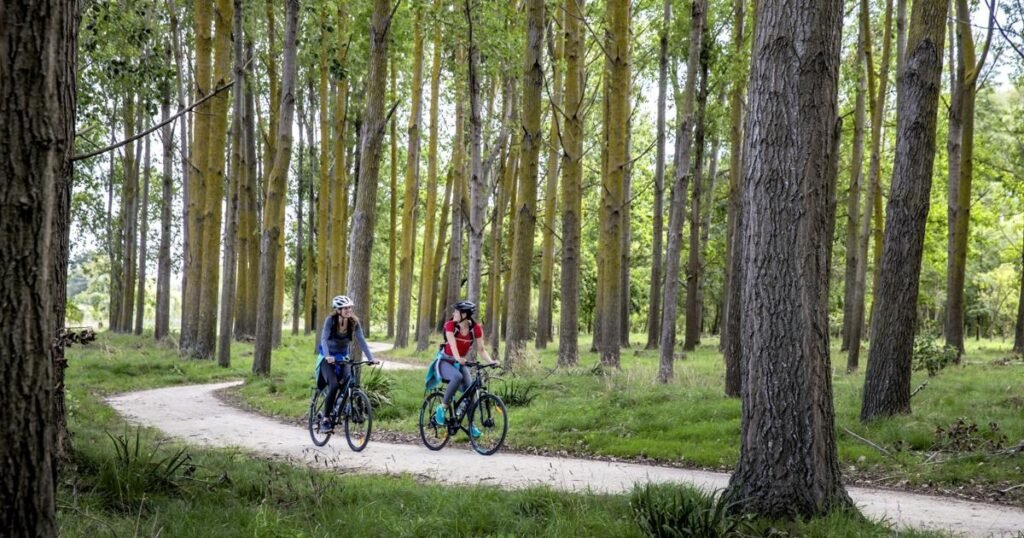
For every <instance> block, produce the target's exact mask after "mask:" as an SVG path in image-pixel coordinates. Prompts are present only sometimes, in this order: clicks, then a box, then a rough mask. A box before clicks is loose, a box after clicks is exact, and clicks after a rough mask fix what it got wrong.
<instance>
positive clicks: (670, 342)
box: [658, 0, 706, 383]
mask: <svg viewBox="0 0 1024 538" xmlns="http://www.w3.org/2000/svg"><path fill="white" fill-rule="evenodd" d="M705 9H706V6H705V4H704V1H703V0H694V2H693V4H692V5H691V9H690V48H689V57H688V58H687V61H686V84H685V86H684V88H683V95H682V103H681V105H682V106H681V107H680V109H679V118H680V119H679V128H678V132H677V133H676V156H675V163H676V170H675V181H674V184H673V186H672V205H671V207H672V212H671V214H670V215H669V224H668V251H667V253H666V258H665V286H664V293H663V294H662V310H661V313H662V316H661V342H660V345H661V348H660V354H659V364H658V381H659V382H661V383H668V381H669V380H670V379H672V375H673V373H672V361H673V360H674V353H675V347H676V311H677V309H678V308H679V255H680V252H681V251H682V245H683V220H684V219H685V218H686V217H685V213H686V188H687V186H688V185H689V181H690V173H691V170H690V148H691V144H692V140H693V139H692V133H693V124H694V118H693V100H694V93H695V88H696V82H697V70H698V69H699V65H698V62H699V61H700V56H701V49H702V48H703V44H702V39H703V33H704V31H703V29H704V23H705V20H706V19H705V16H706V15H705Z"/></svg>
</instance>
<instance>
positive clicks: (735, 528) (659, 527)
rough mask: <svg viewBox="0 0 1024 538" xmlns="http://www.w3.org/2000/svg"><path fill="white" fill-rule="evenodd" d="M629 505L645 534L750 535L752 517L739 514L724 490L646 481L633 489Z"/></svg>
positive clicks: (664, 537)
mask: <svg viewBox="0 0 1024 538" xmlns="http://www.w3.org/2000/svg"><path fill="white" fill-rule="evenodd" d="M629 507H630V509H631V510H632V512H633V519H634V520H635V521H636V523H637V525H639V526H640V529H641V530H643V532H644V534H645V535H647V536H650V537H652V538H674V537H681V536H699V537H707V538H727V537H740V536H746V535H747V534H746V533H747V531H750V530H752V527H751V525H750V522H751V520H752V518H751V517H750V516H746V515H736V514H735V513H734V508H735V507H736V503H735V502H734V501H732V500H730V499H729V498H728V497H726V496H725V495H724V494H715V493H708V492H706V491H704V490H702V489H696V488H692V487H686V486H683V487H680V486H675V485H658V484H645V485H643V486H640V487H636V488H634V489H633V493H632V494H631V495H630V498H629Z"/></svg>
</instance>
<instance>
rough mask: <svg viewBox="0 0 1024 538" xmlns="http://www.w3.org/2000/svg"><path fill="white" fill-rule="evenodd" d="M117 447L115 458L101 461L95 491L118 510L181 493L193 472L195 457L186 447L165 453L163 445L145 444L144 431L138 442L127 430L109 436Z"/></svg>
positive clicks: (136, 433) (125, 509)
mask: <svg viewBox="0 0 1024 538" xmlns="http://www.w3.org/2000/svg"><path fill="white" fill-rule="evenodd" d="M107 437H108V438H110V441H111V443H112V444H113V446H114V457H113V458H109V459H104V460H103V461H101V462H99V472H98V473H97V476H96V484H95V492H96V493H97V494H99V495H100V496H101V497H102V498H103V499H104V500H105V501H106V502H107V503H108V505H109V506H110V507H112V508H114V509H116V510H122V511H127V510H133V509H136V508H137V507H139V506H140V505H141V504H142V503H143V502H144V500H145V498H146V497H152V496H154V495H167V494H180V493H181V489H182V487H183V482H184V481H185V480H186V479H187V478H188V477H190V476H192V474H193V473H195V466H194V465H192V457H191V456H189V455H188V454H187V453H186V452H185V449H184V448H181V449H178V450H177V451H175V452H168V451H165V450H161V446H160V443H155V444H153V445H151V446H150V445H148V444H146V443H144V442H143V441H142V437H141V429H140V428H136V429H135V437H134V440H133V439H132V438H131V437H130V436H129V434H128V430H127V428H125V432H124V433H123V434H121V435H117V436H114V435H111V434H110V433H107Z"/></svg>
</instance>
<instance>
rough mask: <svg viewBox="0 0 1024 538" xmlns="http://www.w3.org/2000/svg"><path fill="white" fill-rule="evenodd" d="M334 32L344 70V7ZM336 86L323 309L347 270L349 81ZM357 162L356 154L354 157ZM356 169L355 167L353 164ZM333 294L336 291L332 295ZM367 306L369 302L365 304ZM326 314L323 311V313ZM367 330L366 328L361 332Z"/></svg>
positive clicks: (343, 5) (340, 8)
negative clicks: (328, 273) (327, 256)
mask: <svg viewBox="0 0 1024 538" xmlns="http://www.w3.org/2000/svg"><path fill="white" fill-rule="evenodd" d="M336 24H337V29H338V31H337V32H336V33H337V35H338V59H337V62H338V65H340V66H342V68H348V67H349V65H348V50H349V41H350V37H349V31H348V24H349V16H348V3H347V2H339V3H338V11H337V20H336ZM336 84H337V94H336V95H335V100H334V151H333V152H332V153H334V158H335V162H334V182H335V185H334V188H332V189H330V194H331V203H330V205H331V212H330V235H329V237H330V241H331V244H330V246H329V247H328V249H329V251H330V253H331V255H330V267H331V268H330V271H331V272H330V278H329V281H328V286H330V290H331V291H330V292H329V293H328V294H326V295H324V300H323V301H320V304H321V305H323V306H324V308H325V309H326V308H327V305H328V303H327V301H328V300H329V299H328V297H331V296H332V295H333V294H334V293H340V290H341V289H342V287H343V286H345V283H346V280H347V268H348V263H349V259H348V255H349V252H348V232H349V229H348V228H349V203H348V191H349V174H348V165H347V160H346V155H345V145H346V142H347V141H346V138H347V137H348V123H350V122H349V119H348V100H349V77H348V75H347V74H346V75H345V76H342V77H341V78H340V79H338V81H337V82H336ZM326 103H327V101H326V97H325V98H324V104H325V106H326ZM354 124H355V133H356V136H358V135H359V120H358V118H356V121H355V122H354ZM326 140H327V137H326V136H325V137H324V141H325V142H324V149H325V150H326V148H327V145H326ZM356 144H357V145H358V144H359V140H356ZM356 159H358V153H357V156H356ZM356 164H357V165H358V163H356ZM334 290H339V291H338V292H335V291H334ZM366 304H367V305H369V302H367V303H366ZM325 311H326V310H325ZM363 329H364V330H366V331H368V330H369V325H368V324H367V326H366V327H364V328H363Z"/></svg>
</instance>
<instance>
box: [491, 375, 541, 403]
mask: <svg viewBox="0 0 1024 538" xmlns="http://www.w3.org/2000/svg"><path fill="white" fill-rule="evenodd" d="M496 392H497V394H498V396H499V397H500V398H501V400H502V401H503V402H505V405H507V406H509V407H526V406H528V405H530V403H532V402H533V399H534V398H536V397H537V384H536V383H534V382H533V381H528V380H523V379H515V378H513V379H511V380H506V379H502V380H501V387H499V388H498V390H497V391H496Z"/></svg>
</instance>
